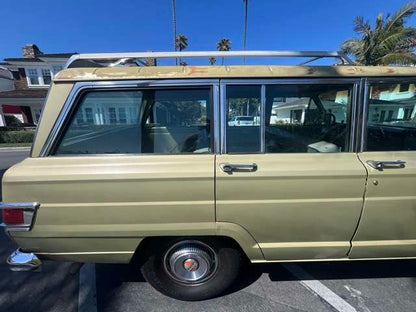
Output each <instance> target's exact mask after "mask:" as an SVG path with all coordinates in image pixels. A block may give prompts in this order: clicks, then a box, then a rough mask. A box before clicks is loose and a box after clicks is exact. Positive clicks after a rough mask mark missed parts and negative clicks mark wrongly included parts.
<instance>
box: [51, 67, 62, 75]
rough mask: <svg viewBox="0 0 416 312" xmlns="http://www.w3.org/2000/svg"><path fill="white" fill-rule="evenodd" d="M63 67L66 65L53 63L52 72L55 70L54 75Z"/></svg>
mask: <svg viewBox="0 0 416 312" xmlns="http://www.w3.org/2000/svg"><path fill="white" fill-rule="evenodd" d="M62 69H64V67H63V66H62V65H52V72H53V74H54V75H56V74H57V73H58V72H60V71H61V70H62Z"/></svg>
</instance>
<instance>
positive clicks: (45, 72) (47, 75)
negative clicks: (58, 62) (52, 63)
mask: <svg viewBox="0 0 416 312" xmlns="http://www.w3.org/2000/svg"><path fill="white" fill-rule="evenodd" d="M42 79H43V84H45V85H49V84H51V80H52V78H51V71H50V70H49V69H48V68H42Z"/></svg>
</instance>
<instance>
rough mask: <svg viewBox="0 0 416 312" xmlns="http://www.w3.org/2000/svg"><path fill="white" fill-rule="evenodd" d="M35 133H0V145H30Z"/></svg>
mask: <svg viewBox="0 0 416 312" xmlns="http://www.w3.org/2000/svg"><path fill="white" fill-rule="evenodd" d="M34 135H35V131H30V130H29V131H1V132H0V143H32V142H33V137H34Z"/></svg>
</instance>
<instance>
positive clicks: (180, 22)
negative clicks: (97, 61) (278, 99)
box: [0, 0, 416, 63]
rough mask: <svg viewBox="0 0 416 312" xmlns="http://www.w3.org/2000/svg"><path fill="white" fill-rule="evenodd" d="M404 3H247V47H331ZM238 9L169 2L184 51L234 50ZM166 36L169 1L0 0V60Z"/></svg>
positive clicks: (121, 48) (164, 46)
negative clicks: (29, 48)
mask: <svg viewBox="0 0 416 312" xmlns="http://www.w3.org/2000/svg"><path fill="white" fill-rule="evenodd" d="M406 2H407V1H400V0H315V1H314V0H309V1H308V0H289V1H283V0H274V1H272V0H249V9H248V32H247V49H248V50H338V48H339V45H340V43H341V42H342V41H343V40H345V39H347V38H350V37H353V36H354V32H353V20H354V17H355V16H357V15H362V16H363V17H364V18H365V19H366V20H370V21H371V22H372V23H373V22H374V20H375V18H376V16H377V14H378V13H379V12H383V13H385V14H386V13H388V12H394V11H396V10H397V9H398V8H399V7H401V6H403V5H404V4H405V3H406ZM243 14H244V6H243V0H222V1H221V0H209V1H208V0H193V1H191V0H176V16H177V33H178V34H184V35H185V36H186V37H188V49H187V50H189V51H196V50H214V49H216V42H217V41H218V40H219V39H221V38H223V37H226V38H229V39H230V40H231V49H232V50H240V49H242V35H243V17H244V15H243ZM408 24H409V25H413V26H415V24H416V16H414V17H412V18H411V19H410V20H409V22H408ZM172 33H173V31H172V10H171V0H147V1H146V0H136V1H127V0H112V1H110V0H100V1H98V0H71V1H68V0H53V1H45V0H37V1H33V0H30V1H29V0H0V59H3V58H7V57H21V55H22V54H21V53H22V52H21V47H22V46H24V45H25V44H26V43H35V44H36V45H37V46H38V47H39V48H40V49H41V51H43V52H45V53H58V52H79V53H82V52H84V53H87V52H88V53H92V52H131V51H172V50H173V35H172ZM231 62H232V61H231ZM250 62H252V63H256V62H257V61H256V60H253V61H251V60H250V61H248V63H250ZM188 63H192V61H191V60H190V61H189V62H188ZM207 63H208V61H207Z"/></svg>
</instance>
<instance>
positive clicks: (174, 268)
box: [164, 241, 217, 283]
mask: <svg viewBox="0 0 416 312" xmlns="http://www.w3.org/2000/svg"><path fill="white" fill-rule="evenodd" d="M164 266H165V270H166V272H167V273H168V274H169V275H170V276H171V277H172V278H174V279H175V280H177V281H179V282H183V283H200V282H202V281H204V280H207V279H208V278H210V277H211V276H212V275H213V274H214V272H215V270H216V269H217V257H216V254H215V252H214V250H212V248H211V247H209V246H208V245H206V244H204V243H201V242H197V241H186V242H180V243H178V244H175V245H173V246H172V247H171V248H170V249H169V250H168V252H167V253H166V256H165V259H164Z"/></svg>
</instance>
